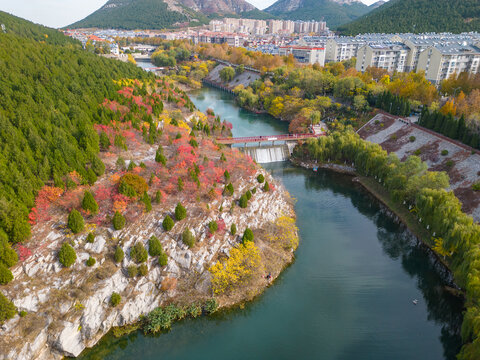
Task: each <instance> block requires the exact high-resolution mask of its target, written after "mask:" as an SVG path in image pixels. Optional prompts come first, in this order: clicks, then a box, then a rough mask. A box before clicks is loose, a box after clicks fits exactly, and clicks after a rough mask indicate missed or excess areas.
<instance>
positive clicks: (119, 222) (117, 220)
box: [113, 211, 126, 230]
mask: <svg viewBox="0 0 480 360" xmlns="http://www.w3.org/2000/svg"><path fill="white" fill-rule="evenodd" d="M125 222H126V220H125V217H124V216H123V215H122V214H121V213H120V212H118V211H115V214H114V215H113V228H114V229H115V230H122V229H123V228H124V227H125Z"/></svg>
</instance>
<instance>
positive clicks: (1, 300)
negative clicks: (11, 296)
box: [0, 292, 17, 324]
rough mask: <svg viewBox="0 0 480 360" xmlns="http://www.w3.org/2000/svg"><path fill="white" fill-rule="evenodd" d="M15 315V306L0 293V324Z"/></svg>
mask: <svg viewBox="0 0 480 360" xmlns="http://www.w3.org/2000/svg"><path fill="white" fill-rule="evenodd" d="M16 313H17V309H16V308H15V305H13V303H12V302H11V301H10V300H8V299H7V298H6V297H5V295H3V294H2V293H1V292H0V324H3V323H4V322H5V321H6V320H9V319H11V318H13V317H14V316H15V314H16Z"/></svg>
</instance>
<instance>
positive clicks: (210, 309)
mask: <svg viewBox="0 0 480 360" xmlns="http://www.w3.org/2000/svg"><path fill="white" fill-rule="evenodd" d="M203 309H204V310H205V312H206V313H207V314H213V313H214V312H215V311H217V309H218V302H217V299H215V298H211V299H208V300H207V301H206V302H205V305H204V307H203Z"/></svg>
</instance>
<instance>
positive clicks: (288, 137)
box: [217, 133, 325, 145]
mask: <svg viewBox="0 0 480 360" xmlns="http://www.w3.org/2000/svg"><path fill="white" fill-rule="evenodd" d="M320 136H325V133H319V134H311V133H310V134H284V135H266V136H248V137H236V138H233V137H229V138H217V143H219V144H224V145H230V144H247V143H262V142H272V143H275V141H299V140H306V139H312V138H318V137H320Z"/></svg>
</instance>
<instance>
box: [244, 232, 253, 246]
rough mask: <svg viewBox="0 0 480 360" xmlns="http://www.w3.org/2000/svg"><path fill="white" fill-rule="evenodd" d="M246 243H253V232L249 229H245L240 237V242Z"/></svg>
mask: <svg viewBox="0 0 480 360" xmlns="http://www.w3.org/2000/svg"><path fill="white" fill-rule="evenodd" d="M247 241H253V231H252V230H250V229H249V228H246V229H245V231H244V233H243V236H242V242H243V243H244V244H245V243H246V242H247Z"/></svg>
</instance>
